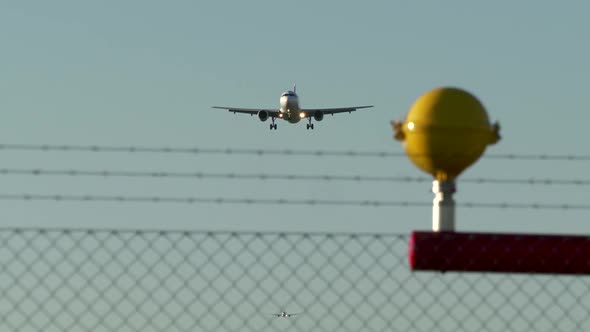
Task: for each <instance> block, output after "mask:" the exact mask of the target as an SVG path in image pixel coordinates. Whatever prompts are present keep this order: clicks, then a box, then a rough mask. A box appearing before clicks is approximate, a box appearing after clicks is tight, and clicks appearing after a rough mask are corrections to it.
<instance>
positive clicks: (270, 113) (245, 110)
mask: <svg viewBox="0 0 590 332" xmlns="http://www.w3.org/2000/svg"><path fill="white" fill-rule="evenodd" d="M213 108H217V109H222V110H226V111H230V112H232V113H234V114H236V113H244V114H250V115H256V114H258V112H260V111H265V112H267V113H268V116H270V117H275V118H277V117H278V116H279V113H280V112H279V110H278V109H276V108H274V109H272V108H238V107H224V106H213Z"/></svg>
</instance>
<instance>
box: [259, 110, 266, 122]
mask: <svg viewBox="0 0 590 332" xmlns="http://www.w3.org/2000/svg"><path fill="white" fill-rule="evenodd" d="M258 118H259V119H260V121H262V122H264V121H266V120H268V112H267V111H259V112H258Z"/></svg>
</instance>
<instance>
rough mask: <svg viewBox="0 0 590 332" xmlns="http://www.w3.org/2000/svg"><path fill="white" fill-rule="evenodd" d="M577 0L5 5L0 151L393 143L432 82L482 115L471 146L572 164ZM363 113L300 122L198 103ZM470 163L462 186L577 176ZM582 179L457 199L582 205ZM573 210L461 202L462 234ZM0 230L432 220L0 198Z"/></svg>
mask: <svg viewBox="0 0 590 332" xmlns="http://www.w3.org/2000/svg"><path fill="white" fill-rule="evenodd" d="M589 10H590V4H588V3H587V2H584V1H568V2H565V3H559V2H555V1H520V2H514V1H501V2H498V1H496V2H475V1H445V2H444V3H443V2H434V1H432V2H417V1H373V2H360V1H322V2H320V1H296V2H295V1H250V2H239V1H234V2H230V1H169V2H164V1H101V2H86V1H57V0H56V1H50V2H42V1H4V2H2V3H0V41H1V42H2V52H0V89H1V91H2V93H1V94H0V108H1V109H2V111H1V113H0V114H2V118H1V119H0V143H3V144H6V143H29V144H96V145H125V146H126V145H141V146H174V147H193V146H195V147H203V148H205V147H220V148H261V149H267V148H268V149H271V148H272V149H276V148H288V149H310V150H316V149H322V150H358V151H392V152H395V151H401V150H402V147H401V145H400V144H399V143H398V142H396V141H393V140H392V132H391V129H390V127H389V121H390V120H392V119H401V118H403V116H404V114H405V113H406V111H407V110H408V109H409V107H410V106H411V104H412V103H413V101H414V100H415V99H416V98H417V97H418V96H419V95H421V94H422V93H424V92H426V91H427V90H429V89H432V88H435V87H438V86H441V85H453V86H459V87H462V88H465V89H467V90H469V91H471V92H472V93H474V94H475V95H476V96H478V97H479V98H480V99H481V101H482V102H483V103H484V105H485V106H486V107H487V109H488V112H489V114H490V118H491V119H492V120H493V121H496V120H497V121H500V123H501V125H502V129H501V134H502V140H501V141H500V142H499V143H498V145H496V146H492V147H491V148H490V149H488V151H487V153H493V154H500V153H515V154H523V153H533V154H535V153H539V154H577V155H578V154H580V155H582V154H583V155H586V154H588V147H587V145H586V143H585V142H586V140H587V138H588V134H587V123H588V122H589V121H590V118H589V116H588V101H587V97H586V94H587V93H586V89H587V81H586V78H587V76H588V74H589V68H590V66H589V65H588V60H587V59H590V47H589V46H588V43H587V39H588V38H587V37H588V31H590V23H588V20H587V13H588V12H589ZM294 82H296V83H297V86H298V92H299V95H300V98H301V103H302V105H303V106H304V107H305V106H307V107H337V106H348V105H364V104H372V105H375V108H374V109H371V110H368V111H366V112H357V113H353V114H351V115H341V116H335V117H327V118H326V120H325V121H323V122H321V123H317V124H316V130H314V131H313V132H310V131H307V130H306V129H305V124H304V123H300V124H298V125H289V124H287V123H284V122H279V123H278V125H279V130H277V131H276V132H274V131H273V132H271V131H269V130H268V123H261V122H259V121H258V120H257V119H256V118H254V117H252V118H251V117H248V116H240V115H233V114H229V113H227V112H223V111H220V110H212V109H210V106H213V105H228V106H243V107H276V106H277V105H278V98H279V95H280V93H281V92H283V91H284V90H287V89H289V88H291V87H292V84H293V83H294ZM0 153H1V155H2V163H1V164H0V168H8V167H14V168H60V169H62V168H66V169H71V168H75V169H111V170H158V171H201V172H213V171H216V172H234V173H273V174H275V173H286V174H319V175H323V174H332V175H363V174H366V175H384V176H388V175H389V176H394V175H407V176H419V175H422V173H420V172H419V171H418V170H417V169H415V168H414V167H413V166H412V165H411V164H410V162H409V161H408V160H407V159H405V158H388V159H386V158H356V159H351V158H327V157H326V158H310V157H287V156H282V157H281V156H277V157H256V156H213V155H186V156H183V155H170V154H162V155H158V154H116V153H111V154H109V153H104V154H92V153H39V152H6V151H4V152H0ZM588 166H589V164H588V162H548V161H507V160H494V159H485V158H484V159H482V160H481V161H480V162H479V163H478V164H477V165H475V166H474V167H473V168H472V169H470V170H468V171H467V172H466V173H465V174H464V177H471V178H473V177H486V178H491V177H494V178H508V177H510V178H530V177H537V178H565V179H576V178H578V179H586V178H587V175H586V172H585V170H586V169H587V168H588ZM0 184H1V189H0V193H63V194H105V195H109V194H113V195H115V194H128V195H157V196H195V197H219V196H222V197H229V198H245V197H254V198H287V199H305V198H311V199H351V200H357V199H358V200H367V199H370V200H372V199H378V200H393V201H424V202H431V201H432V198H433V196H432V193H431V192H430V184H429V183H409V184H408V183H373V182H369V183H360V184H357V183H340V182H332V183H326V182H317V183H312V182H307V181H297V182H292V181H264V182H260V181H254V180H243V181H237V180H236V181H231V180H190V179H189V180H172V179H169V180H166V179H125V178H107V179H103V178H81V177H77V178H68V177H25V176H1V177H0ZM587 189H588V188H587V187H580V186H578V187H572V186H529V185H525V186H523V185H520V186H519V185H495V184H462V183H461V181H460V180H459V192H458V194H457V195H456V200H457V202H458V203H461V202H494V203H495V202H519V203H520V202H522V203H532V202H539V203H568V204H583V203H585V202H586V201H587V199H586V198H587V192H588V191H587ZM588 213H589V212H588V211H560V210H558V211H544V210H541V211H540V210H513V209H501V210H498V209H480V208H477V209H475V208H474V209H467V208H459V209H458V211H457V223H458V229H460V230H499V231H502V230H505V231H531V232H532V231H544V232H545V231H546V232H576V233H587V232H588V230H589V229H588V226H587V225H585V223H584V221H585V220H586V219H587V218H588ZM0 218H1V220H2V222H1V224H2V225H3V226H75V227H125V228H172V229H185V228H188V229H248V230H334V231H384V232H385V231H386V232H407V231H409V230H411V229H429V228H430V225H431V209H430V208H423V207H408V208H357V207H329V206H328V207H297V206H287V207H284V206H282V207H281V206H259V205H253V206H246V205H198V204H197V205H175V204H131V203H130V204H116V203H66V202H63V203H54V202H33V203H31V202H29V203H27V202H11V201H2V202H0Z"/></svg>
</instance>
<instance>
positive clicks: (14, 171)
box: [0, 168, 590, 186]
mask: <svg viewBox="0 0 590 332" xmlns="http://www.w3.org/2000/svg"><path fill="white" fill-rule="evenodd" d="M0 175H34V176H45V175H50V176H91V177H138V178H182V179H186V178H194V179H226V180H263V181H264V180H290V181H294V180H303V181H328V182H329V181H349V182H420V183H424V182H432V178H428V177H415V176H367V175H329V174H320V175H303V174H266V173H261V174H248V173H208V172H170V171H117V170H79V169H41V168H36V169H21V168H2V169H0ZM461 183H476V184H485V183H491V184H528V185H572V186H587V185H590V180H582V179H536V178H529V179H516V178H514V179H498V178H465V179H461Z"/></svg>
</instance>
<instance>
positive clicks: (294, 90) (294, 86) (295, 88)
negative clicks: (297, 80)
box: [293, 84, 297, 93]
mask: <svg viewBox="0 0 590 332" xmlns="http://www.w3.org/2000/svg"><path fill="white" fill-rule="evenodd" d="M293 92H295V93H297V84H293Z"/></svg>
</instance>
